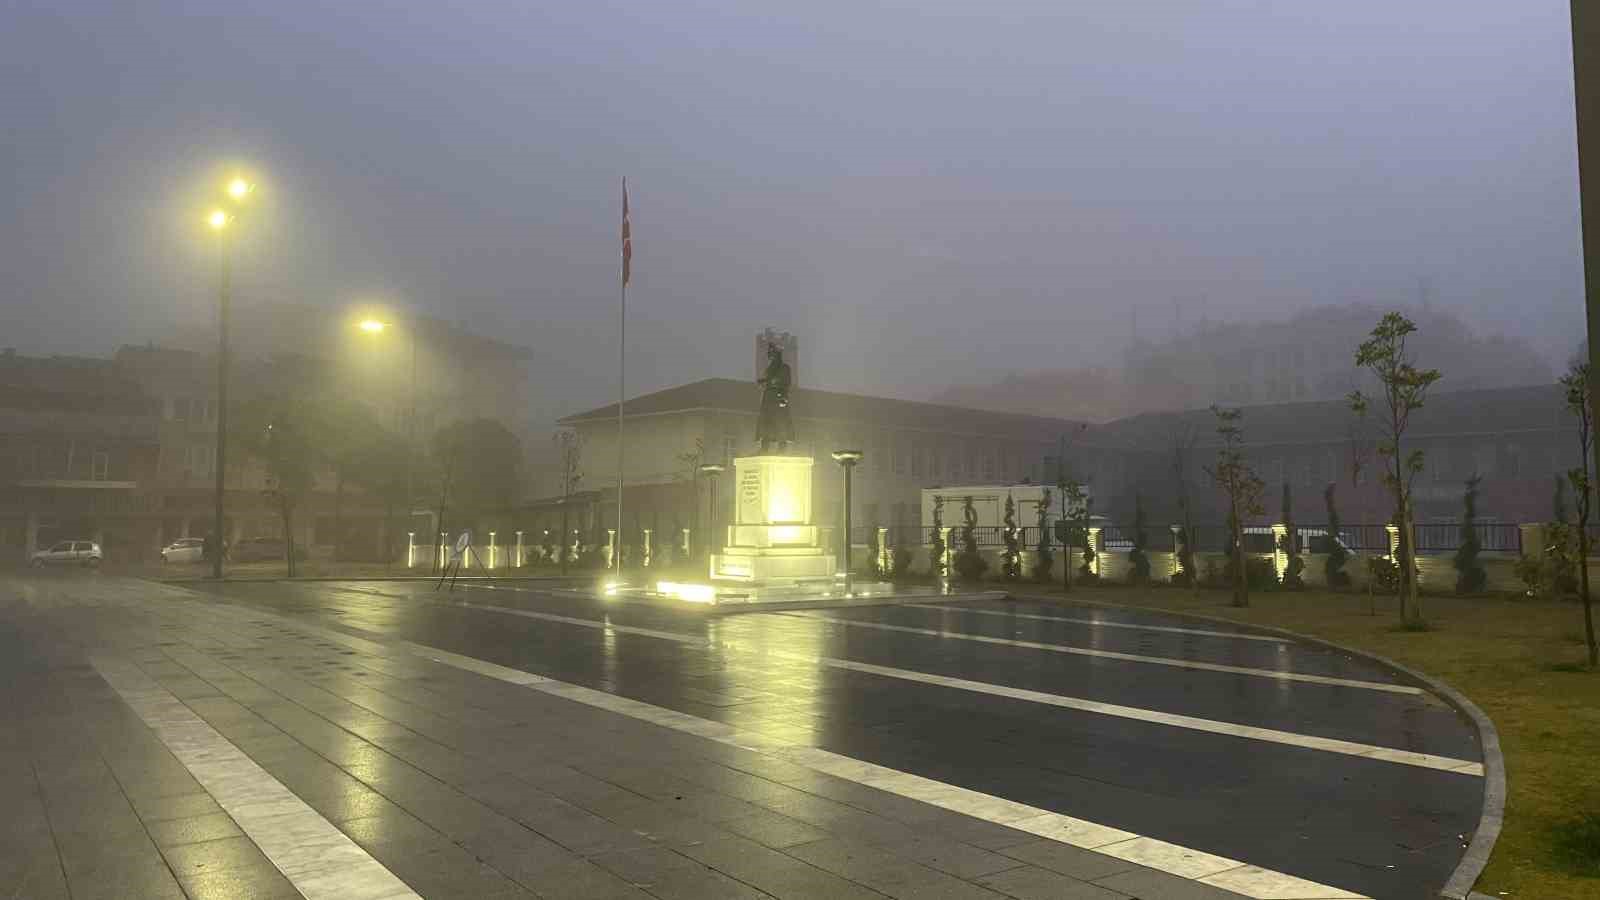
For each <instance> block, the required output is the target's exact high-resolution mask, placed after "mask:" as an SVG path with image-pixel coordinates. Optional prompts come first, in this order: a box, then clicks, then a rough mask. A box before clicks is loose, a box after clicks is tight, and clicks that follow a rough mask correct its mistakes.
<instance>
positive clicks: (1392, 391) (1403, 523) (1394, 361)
mask: <svg viewBox="0 0 1600 900" xmlns="http://www.w3.org/2000/svg"><path fill="white" fill-rule="evenodd" d="M1416 330H1417V326H1416V325H1415V324H1413V323H1412V321H1411V320H1410V319H1407V318H1406V317H1405V316H1402V315H1401V314H1399V313H1397V312H1392V313H1388V314H1387V315H1385V316H1384V317H1383V318H1382V319H1381V320H1380V321H1379V322H1378V325H1377V327H1375V328H1373V329H1372V334H1371V336H1370V337H1368V338H1367V340H1365V341H1363V342H1362V343H1361V346H1359V347H1357V348H1356V365H1358V366H1364V367H1366V368H1367V369H1369V370H1371V372H1372V374H1373V375H1375V376H1377V379H1378V383H1379V390H1380V392H1381V396H1382V400H1383V406H1384V408H1385V411H1386V412H1387V414H1388V415H1387V419H1386V421H1384V423H1383V432H1382V433H1383V437H1382V440H1380V441H1379V443H1378V456H1379V457H1380V458H1382V459H1383V460H1384V472H1383V482H1384V485H1385V486H1386V487H1387V488H1388V489H1389V493H1390V495H1392V496H1393V497H1394V505H1395V521H1396V523H1397V524H1398V525H1399V528H1400V552H1399V554H1398V556H1399V559H1398V561H1397V562H1398V565H1399V567H1400V615H1401V619H1402V620H1403V621H1404V623H1405V624H1406V625H1407V626H1408V627H1412V628H1421V627H1424V626H1425V624H1426V623H1425V622H1424V621H1423V618H1422V605H1421V601H1420V599H1419V598H1418V595H1417V566H1416V553H1415V547H1414V546H1413V545H1414V544H1415V534H1414V533H1413V528H1412V510H1411V493H1412V490H1411V488H1412V483H1413V482H1414V481H1415V480H1416V477H1417V475H1419V474H1421V472H1422V467H1423V455H1422V451H1421V450H1412V451H1410V452H1409V453H1407V452H1406V451H1405V449H1404V447H1403V446H1402V442H1403V441H1404V439H1405V434H1406V428H1407V426H1409V425H1410V422H1411V414H1412V413H1414V412H1416V411H1417V410H1419V409H1421V408H1422V403H1423V399H1424V398H1425V397H1426V395H1427V393H1428V388H1430V387H1432V386H1433V385H1434V383H1435V382H1437V381H1438V380H1439V378H1440V375H1439V370H1438V369H1418V368H1417V367H1416V365H1415V364H1414V363H1413V362H1412V361H1411V356H1410V354H1409V353H1408V352H1407V349H1406V340H1407V338H1408V337H1409V336H1410V335H1411V334H1412V333H1414V332H1415V331H1416ZM1350 406H1351V408H1352V409H1354V410H1355V411H1356V412H1357V413H1364V412H1365V411H1366V410H1367V408H1368V407H1369V406H1370V401H1369V400H1368V398H1367V397H1366V396H1365V395H1364V394H1362V393H1361V392H1360V391H1356V392H1354V393H1352V394H1351V395H1350Z"/></svg>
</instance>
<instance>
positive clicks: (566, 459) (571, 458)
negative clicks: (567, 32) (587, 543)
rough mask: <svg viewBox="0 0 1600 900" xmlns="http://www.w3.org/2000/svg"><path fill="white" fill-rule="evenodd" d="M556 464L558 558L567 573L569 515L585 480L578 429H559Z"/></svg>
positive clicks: (570, 542)
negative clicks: (559, 500)
mask: <svg viewBox="0 0 1600 900" xmlns="http://www.w3.org/2000/svg"><path fill="white" fill-rule="evenodd" d="M555 444H556V464H557V465H558V466H559V467H560V470H559V471H560V473H561V542H560V544H559V547H560V549H558V550H557V551H556V559H557V561H558V562H560V563H561V574H563V575H565V574H567V563H568V561H569V558H570V557H571V556H572V552H571V547H572V544H573V541H572V532H571V530H570V529H569V528H568V520H567V516H568V513H569V511H570V509H571V502H570V501H571V498H572V493H573V491H575V490H577V488H578V482H579V481H581V480H583V471H582V469H581V468H580V465H581V463H582V459H583V441H582V439H580V438H579V437H578V433H577V432H576V431H558V432H556V435H555Z"/></svg>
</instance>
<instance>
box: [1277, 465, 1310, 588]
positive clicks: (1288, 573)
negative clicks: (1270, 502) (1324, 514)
mask: <svg viewBox="0 0 1600 900" xmlns="http://www.w3.org/2000/svg"><path fill="white" fill-rule="evenodd" d="M1283 526H1284V535H1283V540H1282V542H1281V543H1282V547H1281V549H1282V550H1283V555H1284V558H1285V559H1286V560H1288V562H1287V563H1286V564H1285V566H1284V571H1283V586H1284V587H1286V588H1303V587H1305V586H1306V582H1305V579H1304V578H1302V577H1301V575H1300V573H1301V572H1304V571H1305V568H1306V564H1305V561H1304V560H1302V559H1301V558H1300V534H1299V532H1297V531H1296V530H1295V526H1294V497H1293V496H1292V495H1291V493H1290V489H1289V482H1287V481H1285V482H1284V483H1283Z"/></svg>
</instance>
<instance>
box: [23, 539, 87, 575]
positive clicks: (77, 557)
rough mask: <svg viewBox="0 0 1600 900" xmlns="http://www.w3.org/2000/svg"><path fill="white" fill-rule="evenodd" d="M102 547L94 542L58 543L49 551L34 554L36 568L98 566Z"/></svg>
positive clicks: (51, 546)
mask: <svg viewBox="0 0 1600 900" xmlns="http://www.w3.org/2000/svg"><path fill="white" fill-rule="evenodd" d="M100 558H101V554H100V545H99V544H96V543H95V542H94V541H56V542H55V543H54V544H51V545H50V548H49V549H48V550H40V551H37V552H36V553H34V554H33V560H32V562H33V566H34V568H42V567H44V566H61V565H76V566H98V565H100Z"/></svg>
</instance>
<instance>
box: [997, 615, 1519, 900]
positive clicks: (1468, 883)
mask: <svg viewBox="0 0 1600 900" xmlns="http://www.w3.org/2000/svg"><path fill="white" fill-rule="evenodd" d="M1008 596H1009V597H1011V598H1012V599H1015V600H1028V601H1031V602H1034V603H1060V602H1067V603H1076V604H1080V605H1084V606H1103V607H1106V608H1108V609H1126V610H1135V611H1139V612H1155V613H1161V614H1163V615H1170V616H1177V617H1179V618H1185V619H1195V620H1198V621H1202V622H1214V623H1219V624H1226V625H1232V626H1234V627H1236V628H1242V629H1247V630H1251V631H1258V632H1262V633H1265V634H1274V635H1277V636H1279V637H1288V638H1294V639H1295V640H1297V641H1302V642H1304V643H1307V644H1315V645H1317V646H1321V647H1326V648H1328V649H1330V650H1336V651H1338V652H1340V653H1347V654H1349V655H1351V656H1359V657H1361V658H1363V659H1367V660H1371V661H1372V662H1375V663H1377V664H1378V665H1380V666H1383V667H1384V668H1387V669H1391V670H1393V671H1395V672H1396V673H1398V674H1400V675H1403V676H1405V677H1406V678H1408V679H1410V680H1412V681H1414V682H1416V683H1417V684H1419V685H1421V686H1422V687H1425V688H1427V689H1428V690H1430V691H1432V692H1433V693H1435V694H1437V695H1438V696H1439V698H1440V699H1442V700H1444V702H1445V703H1447V704H1449V705H1450V706H1451V707H1452V708H1453V709H1455V710H1456V712H1459V713H1461V714H1462V715H1463V716H1465V717H1467V719H1469V720H1470V721H1471V722H1472V724H1473V727H1475V728H1477V730H1478V745H1479V747H1480V748H1481V749H1482V751H1483V811H1482V813H1480V814H1479V816H1478V827H1477V828H1475V829H1473V832H1472V840H1471V842H1469V843H1468V844H1467V849H1466V852H1465V853H1463V854H1462V856H1461V862H1459V863H1457V864H1456V868H1455V871H1454V872H1451V873H1450V878H1449V879H1448V880H1446V881H1445V883H1444V886H1443V887H1441V888H1440V889H1439V893H1438V894H1437V896H1438V897H1439V898H1440V900H1489V898H1487V897H1484V895H1483V894H1479V893H1477V892H1476V891H1474V890H1472V886H1473V885H1475V884H1477V882H1478V877H1479V876H1480V875H1482V874H1483V868H1484V866H1486V865H1488V864H1489V854H1490V853H1491V852H1492V851H1493V850H1494V844H1495V841H1496V840H1498V839H1499V837H1500V826H1501V823H1502V822H1503V821H1504V818H1505V805H1506V763H1505V758H1504V757H1503V756H1502V755H1501V753H1500V732H1499V731H1498V730H1496V729H1495V727H1494V722H1492V721H1490V719H1489V717H1488V716H1487V715H1485V714H1484V712H1483V710H1481V709H1479V708H1478V705H1477V704H1476V703H1473V702H1472V701H1471V700H1469V699H1467V697H1466V695H1464V694H1462V693H1461V692H1460V691H1458V690H1456V689H1455V688H1453V687H1451V686H1450V685H1448V684H1446V683H1444V682H1443V681H1440V680H1439V679H1437V678H1434V677H1433V676H1431V675H1424V674H1423V673H1421V672H1418V671H1416V670H1415V669H1412V668H1410V667H1408V666H1403V665H1401V664H1400V663H1397V662H1395V661H1394V660H1392V659H1389V658H1387V657H1383V656H1379V655H1378V654H1376V653H1369V652H1367V651H1366V650H1357V649H1355V648H1354V647H1347V646H1345V645H1343V644H1337V643H1334V642H1333V641H1329V640H1324V639H1323V638H1319V637H1314V636H1312V635H1309V634H1301V633H1300V632H1298V631H1290V630H1289V629H1287V628H1278V627H1276V626H1272V625H1253V624H1248V623H1245V622H1239V621H1237V620H1235V619H1228V618H1223V617H1222V616H1208V615H1205V614H1204V613H1190V612H1177V611H1173V610H1166V609H1155V608H1152V607H1148V606H1132V605H1129V604H1126V603H1113V602H1111V601H1107V600H1082V599H1076V598H1070V597H1052V596H1044V595H1038V594H1008Z"/></svg>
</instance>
